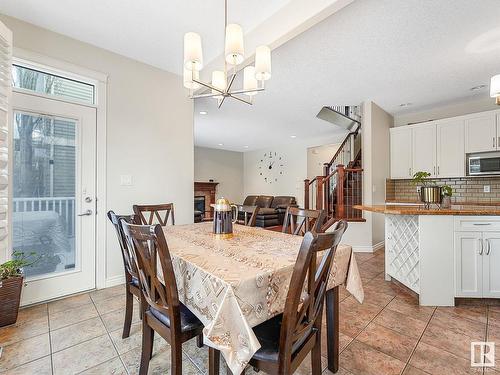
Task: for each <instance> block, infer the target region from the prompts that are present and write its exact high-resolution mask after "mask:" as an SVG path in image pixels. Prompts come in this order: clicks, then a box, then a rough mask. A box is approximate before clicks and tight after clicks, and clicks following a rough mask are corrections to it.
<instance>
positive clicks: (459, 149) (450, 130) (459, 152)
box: [436, 119, 465, 177]
mask: <svg viewBox="0 0 500 375" xmlns="http://www.w3.org/2000/svg"><path fill="white" fill-rule="evenodd" d="M436 135H437V138H436V139H437V143H436V157H437V159H436V167H437V171H436V172H437V173H436V175H437V177H462V176H464V175H465V140H464V138H465V133H464V120H463V119H451V120H442V121H439V122H437V123H436Z"/></svg>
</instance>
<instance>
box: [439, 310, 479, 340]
mask: <svg viewBox="0 0 500 375" xmlns="http://www.w3.org/2000/svg"><path fill="white" fill-rule="evenodd" d="M432 320H433V321H434V320H436V321H439V322H441V323H442V325H443V326H444V327H447V329H448V330H453V331H455V332H457V333H460V334H462V335H466V336H470V337H483V338H486V324H485V323H480V322H477V321H473V320H469V319H466V318H460V317H457V316H450V315H449V314H446V313H444V312H442V311H441V310H437V311H436V312H435V313H434V315H433V317H432Z"/></svg>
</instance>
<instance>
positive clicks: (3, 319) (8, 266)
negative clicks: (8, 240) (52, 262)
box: [0, 251, 40, 327]
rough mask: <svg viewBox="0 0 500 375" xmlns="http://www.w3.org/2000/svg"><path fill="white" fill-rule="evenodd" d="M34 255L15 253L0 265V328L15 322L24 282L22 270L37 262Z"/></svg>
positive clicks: (37, 259) (37, 258)
mask: <svg viewBox="0 0 500 375" xmlns="http://www.w3.org/2000/svg"><path fill="white" fill-rule="evenodd" d="M35 254H36V253H30V254H29V255H25V254H24V253H23V252H20V251H15V252H14V254H12V259H11V260H9V261H7V262H5V263H3V264H0V301H1V303H0V327H3V326H7V325H9V324H14V323H15V322H16V321H17V314H18V312H19V302H20V301H21V290H22V288H23V280H24V274H23V268H24V267H28V266H32V265H34V264H35V263H36V262H38V261H39V259H40V258H39V257H36V258H35Z"/></svg>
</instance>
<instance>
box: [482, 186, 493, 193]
mask: <svg viewBox="0 0 500 375" xmlns="http://www.w3.org/2000/svg"><path fill="white" fill-rule="evenodd" d="M483 192H484V193H490V192H491V189H490V185H484V186H483Z"/></svg>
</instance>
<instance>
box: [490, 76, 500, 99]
mask: <svg viewBox="0 0 500 375" xmlns="http://www.w3.org/2000/svg"><path fill="white" fill-rule="evenodd" d="M490 96H491V97H492V98H495V99H496V103H497V105H500V74H497V75H496V76H493V77H491V84H490Z"/></svg>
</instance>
